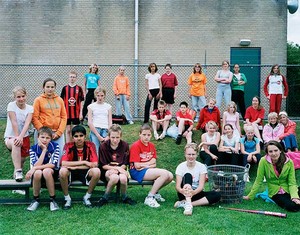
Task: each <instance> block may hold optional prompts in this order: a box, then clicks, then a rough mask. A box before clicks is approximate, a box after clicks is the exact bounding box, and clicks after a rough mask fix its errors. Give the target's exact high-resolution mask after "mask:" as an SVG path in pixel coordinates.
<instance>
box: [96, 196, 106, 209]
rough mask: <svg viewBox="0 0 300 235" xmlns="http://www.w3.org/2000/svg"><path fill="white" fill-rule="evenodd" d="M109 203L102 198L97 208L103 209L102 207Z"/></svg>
mask: <svg viewBox="0 0 300 235" xmlns="http://www.w3.org/2000/svg"><path fill="white" fill-rule="evenodd" d="M107 203H108V200H107V199H106V198H104V197H100V200H99V201H98V202H97V205H96V206H97V207H101V206H104V205H105V204H107Z"/></svg>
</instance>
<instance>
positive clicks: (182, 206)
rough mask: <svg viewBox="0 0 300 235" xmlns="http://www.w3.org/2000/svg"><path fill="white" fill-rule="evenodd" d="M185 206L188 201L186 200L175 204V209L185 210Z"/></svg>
mask: <svg viewBox="0 0 300 235" xmlns="http://www.w3.org/2000/svg"><path fill="white" fill-rule="evenodd" d="M185 204H186V201H185V200H182V201H177V202H175V204H174V208H184V207H185Z"/></svg>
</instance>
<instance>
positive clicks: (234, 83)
mask: <svg viewBox="0 0 300 235" xmlns="http://www.w3.org/2000/svg"><path fill="white" fill-rule="evenodd" d="M240 75H241V79H240V81H244V82H245V83H247V78H246V76H245V74H243V73H240ZM238 82H239V80H238V79H237V77H236V76H235V75H234V74H233V76H232V81H231V88H232V90H240V91H244V89H245V84H243V85H239V84H238Z"/></svg>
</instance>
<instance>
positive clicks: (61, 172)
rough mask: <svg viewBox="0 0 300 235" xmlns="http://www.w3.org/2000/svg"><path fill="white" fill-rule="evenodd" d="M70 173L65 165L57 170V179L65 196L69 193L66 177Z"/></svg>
mask: <svg viewBox="0 0 300 235" xmlns="http://www.w3.org/2000/svg"><path fill="white" fill-rule="evenodd" d="M69 175H70V171H69V170H68V169H67V168H66V167H62V168H60V170H59V180H60V185H61V189H62V192H63V194H64V195H65V196H67V195H68V194H69V185H68V178H69Z"/></svg>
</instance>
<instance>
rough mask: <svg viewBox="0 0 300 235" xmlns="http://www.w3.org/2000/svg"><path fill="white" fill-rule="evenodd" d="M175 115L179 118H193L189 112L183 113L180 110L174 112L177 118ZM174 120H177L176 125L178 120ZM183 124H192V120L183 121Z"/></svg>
mask: <svg viewBox="0 0 300 235" xmlns="http://www.w3.org/2000/svg"><path fill="white" fill-rule="evenodd" d="M177 117H180V118H188V119H191V120H193V118H192V115H191V114H189V113H186V114H183V113H182V112H181V111H180V110H179V111H177V112H176V118H177ZM176 122H177V125H178V121H176ZM184 125H185V126H187V125H193V122H192V121H184Z"/></svg>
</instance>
